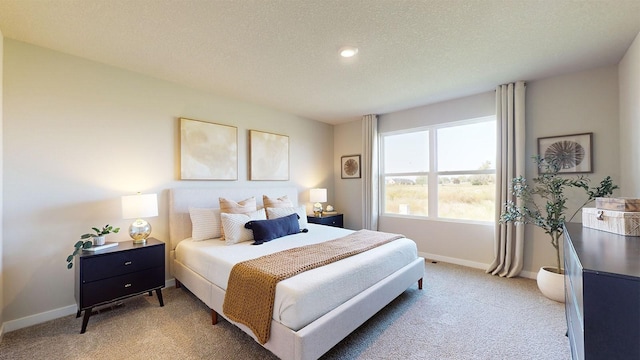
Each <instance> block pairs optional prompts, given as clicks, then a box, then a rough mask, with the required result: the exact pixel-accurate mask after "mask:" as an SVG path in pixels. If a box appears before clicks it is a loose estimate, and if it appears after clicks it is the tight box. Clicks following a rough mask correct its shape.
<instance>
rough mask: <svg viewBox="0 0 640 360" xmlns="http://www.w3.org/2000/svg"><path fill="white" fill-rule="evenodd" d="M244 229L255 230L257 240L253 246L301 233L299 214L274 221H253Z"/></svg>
mask: <svg viewBox="0 0 640 360" xmlns="http://www.w3.org/2000/svg"><path fill="white" fill-rule="evenodd" d="M244 227H245V228H247V229H252V230H253V238H254V239H255V242H254V243H253V245H260V244H262V243H266V242H267V241H271V240H273V239H277V238H279V237H283V236H287V235H291V234H297V233H299V232H300V226H299V225H298V214H291V215H287V216H285V217H281V218H277V219H272V220H252V221H249V222H248V223H246V224H245V225H244Z"/></svg>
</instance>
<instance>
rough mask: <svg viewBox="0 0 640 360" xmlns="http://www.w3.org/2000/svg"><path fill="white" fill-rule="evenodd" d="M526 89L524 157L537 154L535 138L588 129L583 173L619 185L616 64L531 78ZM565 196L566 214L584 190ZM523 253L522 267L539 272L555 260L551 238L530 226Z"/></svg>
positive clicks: (531, 170) (530, 173) (530, 168)
mask: <svg viewBox="0 0 640 360" xmlns="http://www.w3.org/2000/svg"><path fill="white" fill-rule="evenodd" d="M526 91H527V93H526V110H525V111H526V131H527V148H526V153H527V158H528V159H530V158H531V156H533V155H535V154H537V153H538V150H537V138H539V137H546V136H556V135H567V134H578V133H586V132H592V133H593V166H594V173H593V174H587V176H588V177H589V178H590V179H592V185H597V183H599V182H600V180H602V179H603V178H604V177H605V176H607V175H610V176H611V177H612V178H613V180H614V182H616V183H618V184H619V183H620V180H621V176H620V161H619V158H620V156H619V146H618V140H619V126H618V71H617V66H615V65H614V66H609V67H603V68H596V69H591V70H587V71H582V72H577V73H572V74H566V75H562V76H556V77H552V78H548V79H542V80H538V81H531V82H528V83H527V90H526ZM536 174H537V168H536V166H535V164H534V163H533V162H532V161H529V162H528V163H527V168H526V176H527V178H529V179H530V178H532V177H535V176H536ZM567 197H568V198H569V199H570V201H569V202H568V205H567V207H568V208H569V210H568V213H572V212H573V211H572V210H575V209H577V207H578V206H579V205H580V204H578V203H579V202H583V201H582V200H584V192H580V191H570V192H568V193H567ZM578 199H580V200H581V201H578ZM591 206H594V205H591ZM573 221H574V222H581V217H580V216H579V215H578V216H577V217H576V218H575V219H574V220H573ZM524 252H525V262H524V270H525V271H531V272H537V271H538V269H539V268H540V267H541V266H545V265H550V264H552V263H553V261H554V260H553V259H554V258H555V250H554V249H553V247H552V246H551V244H550V242H549V236H548V235H546V234H544V233H543V232H542V231H541V230H540V229H539V228H537V227H534V226H531V225H527V229H526V231H525V248H524Z"/></svg>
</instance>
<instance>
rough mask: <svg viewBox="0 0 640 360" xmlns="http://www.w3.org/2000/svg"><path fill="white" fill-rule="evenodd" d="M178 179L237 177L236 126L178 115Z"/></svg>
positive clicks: (223, 178) (235, 178)
mask: <svg viewBox="0 0 640 360" xmlns="http://www.w3.org/2000/svg"><path fill="white" fill-rule="evenodd" d="M180 179H182V180H238V128H237V127H235V126H229V125H221V124H214V123H210V122H206V121H200V120H192V119H186V118H180Z"/></svg>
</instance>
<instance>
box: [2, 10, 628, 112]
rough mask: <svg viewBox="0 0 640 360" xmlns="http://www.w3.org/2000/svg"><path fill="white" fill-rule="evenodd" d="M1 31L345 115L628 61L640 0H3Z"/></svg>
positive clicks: (281, 104)
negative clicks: (348, 53)
mask: <svg viewBox="0 0 640 360" xmlns="http://www.w3.org/2000/svg"><path fill="white" fill-rule="evenodd" d="M0 30H1V31H2V32H3V35H4V36H5V37H7V38H12V39H16V40H20V41H24V42H27V43H32V44H35V45H39V46H43V47H46V48H51V49H54V50H58V51H61V52H64V53H69V54H73V55H77V56H81V57H84V58H88V59H92V60H96V61H99V62H102V63H106V64H109V65H113V66H117V67H120V68H124V69H129V70H132V71H136V72H139V73H144V74H148V75H150V76H153V77H157V78H161V79H166V80H170V81H174V82H177V83H182V84H186V85H188V86H192V87H196V88H200V89H205V90H207V91H211V92H213V93H216V94H220V95H224V96H230V97H234V98H240V99H244V100H247V101H250V102H254V103H258V104H262V105H266V106H269V107H272V108H276V109H280V110H283V111H286V112H289V113H293V114H297V115H300V116H303V117H307V118H311V119H316V120H320V121H324V122H327V123H334V124H335V123H340V122H344V121H348V120H352V119H354V118H359V117H360V116H361V115H363V114H370V113H377V114H381V113H388V112H392V111H398V110H403V109H406V108H411V107H415V106H420V105H425V104H429V103H434V102H438V101H443V100H447V99H451V98H456V97H461V96H466V95H470V94H475V93H479V92H483V91H489V90H491V89H493V88H494V87H495V86H496V85H498V84H501V83H505V82H511V81H515V80H534V79H539V78H544V77H549V76H553V75H557V74H561V73H566V72H573V71H579V70H584V69H588V68H592V67H597V66H604V65H610V64H617V63H618V62H619V61H620V59H621V58H622V56H623V55H624V53H625V51H626V49H627V48H628V47H629V45H630V44H631V42H632V41H633V39H634V38H635V37H636V35H637V34H638V32H640V0H595V1H594V0H470V1H466V0H422V1H410V0H395V1H394V0H339V1H331V0H235V1H212V0H209V1H206V0H48V1H44V0H0ZM343 45H355V46H357V47H358V48H359V53H358V55H357V57H356V58H353V59H350V60H345V59H341V58H340V57H339V56H338V52H337V50H338V49H339V48H340V47H341V46H343Z"/></svg>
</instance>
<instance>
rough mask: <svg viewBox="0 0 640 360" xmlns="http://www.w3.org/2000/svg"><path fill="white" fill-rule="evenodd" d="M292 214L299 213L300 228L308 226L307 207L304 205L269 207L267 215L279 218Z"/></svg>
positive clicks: (271, 217) (270, 217)
mask: <svg viewBox="0 0 640 360" xmlns="http://www.w3.org/2000/svg"><path fill="white" fill-rule="evenodd" d="M291 214H298V216H299V217H300V218H299V219H298V223H299V224H300V230H302V229H306V228H307V209H305V208H304V206H297V207H277V208H267V217H268V218H269V219H277V218H281V217H285V216H287V215H291Z"/></svg>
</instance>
